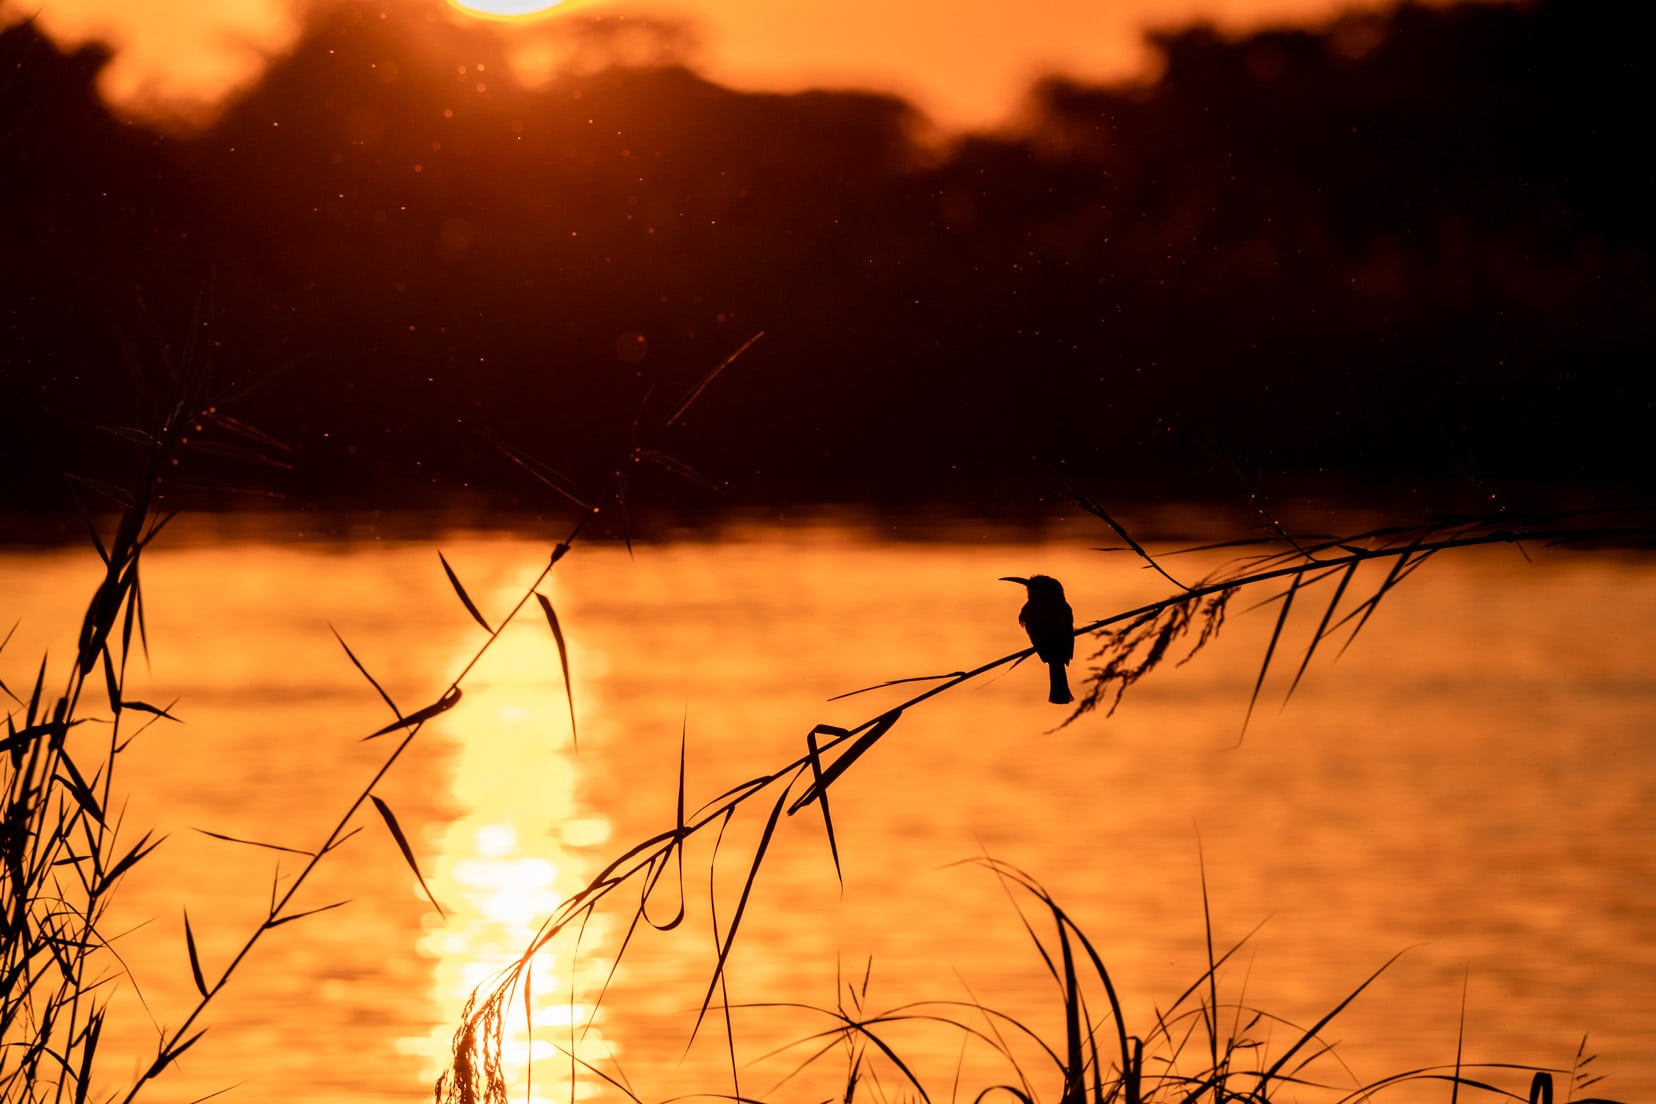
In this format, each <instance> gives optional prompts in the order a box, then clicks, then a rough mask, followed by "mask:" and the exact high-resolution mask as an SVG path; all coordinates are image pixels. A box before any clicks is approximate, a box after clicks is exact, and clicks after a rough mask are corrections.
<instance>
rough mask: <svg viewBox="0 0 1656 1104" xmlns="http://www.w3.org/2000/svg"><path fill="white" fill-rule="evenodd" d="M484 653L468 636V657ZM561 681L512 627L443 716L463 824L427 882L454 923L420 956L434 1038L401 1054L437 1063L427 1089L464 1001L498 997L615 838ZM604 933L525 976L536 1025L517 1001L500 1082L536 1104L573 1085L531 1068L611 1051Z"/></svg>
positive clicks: (446, 838) (593, 932)
mask: <svg viewBox="0 0 1656 1104" xmlns="http://www.w3.org/2000/svg"><path fill="white" fill-rule="evenodd" d="M475 643H477V641H476V640H475V638H473V637H468V638H467V639H466V641H465V642H464V643H463V645H462V646H463V647H465V648H467V649H469V648H470V647H474V646H475ZM568 643H569V647H570V649H571V651H572V653H573V655H572V657H571V662H572V663H574V664H579V663H580V659H581V655H580V643H579V641H578V640H576V639H570V640H569V641H568ZM469 655H470V653H469V651H468V652H467V654H466V655H465V656H461V657H459V662H461V663H463V662H464V661H465V659H467V658H469ZM590 660H591V663H590V666H591V667H593V668H595V667H597V666H598V665H599V661H598V659H597V657H590ZM558 670H559V665H558V658H557V653H556V650H555V648H554V645H553V642H552V640H551V639H550V637H549V635H548V634H547V632H546V630H545V627H544V626H543V625H532V624H522V625H517V624H514V625H512V626H510V627H509V628H508V629H507V630H506V631H505V632H504V633H503V634H502V635H501V637H500V639H499V640H498V641H496V643H495V645H494V646H493V647H492V648H491V649H490V651H489V653H488V655H487V656H485V658H484V659H483V661H482V662H481V663H479V664H478V665H477V667H476V668H475V669H474V670H473V671H472V673H471V676H470V679H469V680H468V684H469V685H468V694H467V699H466V704H467V705H469V706H471V708H470V709H467V708H465V707H464V706H463V707H461V708H459V709H456V710H454V711H453V712H451V713H450V714H448V715H447V716H446V717H445V718H444V720H445V721H446V722H448V723H447V724H446V725H445V726H444V731H445V733H446V734H447V735H448V736H449V738H450V739H451V740H452V741H453V745H454V760H453V766H452V778H451V793H450V797H451V800H452V801H453V802H454V803H455V805H456V806H457V812H458V815H457V816H456V817H455V819H454V820H453V821H452V822H450V823H449V824H448V825H447V826H446V827H445V828H444V829H443V833H442V839H441V842H440V844H439V847H438V851H439V856H438V858H437V859H436V862H435V864H434V869H433V870H432V872H431V876H430V881H431V885H432V890H433V892H434V893H435V895H436V897H437V900H438V901H439V902H441V903H442V905H443V907H444V909H445V910H446V911H447V916H446V917H437V916H436V915H435V914H433V915H432V916H431V917H430V918H429V919H428V921H427V927H426V931H425V934H424V936H423V937H422V938H421V940H420V942H419V944H418V950H419V952H420V953H421V954H422V955H423V956H425V957H427V958H429V959H430V960H431V973H432V997H433V1001H432V1003H433V1005H434V1007H435V1009H436V1010H437V1017H438V1022H437V1024H436V1025H435V1026H434V1027H433V1028H432V1030H431V1032H430V1033H429V1034H428V1035H427V1036H424V1037H420V1038H409V1039H405V1040H402V1041H401V1043H400V1044H399V1049H400V1050H402V1051H403V1052H405V1053H409V1054H412V1055H417V1056H419V1057H420V1058H422V1059H424V1060H426V1061H427V1062H429V1073H430V1075H431V1076H432V1077H436V1076H437V1075H438V1074H439V1073H441V1072H442V1071H443V1069H445V1068H446V1067H447V1065H448V1062H449V1059H450V1047H451V1044H452V1042H453V1036H454V1032H455V1030H456V1028H457V1027H458V1026H459V1024H460V1020H461V1015H462V1010H463V1009H464V1007H465V1004H466V1001H467V999H468V998H469V997H470V996H471V995H472V993H473V992H474V991H475V990H476V989H477V988H478V987H479V986H488V985H492V984H493V983H494V982H495V981H496V980H497V979H498V978H499V976H500V975H501V973H502V971H504V970H506V969H508V968H509V967H510V966H512V964H513V963H515V962H516V961H517V960H518V959H519V957H520V956H521V955H522V954H523V953H524V952H525V950H526V949H527V948H528V947H529V946H530V945H531V944H532V943H533V942H534V941H535V939H536V937H537V935H538V933H539V932H540V931H541V928H542V925H543V924H544V923H545V922H546V920H547V919H548V917H550V916H552V915H553V914H554V913H555V912H556V911H557V909H558V908H559V906H560V905H562V904H563V903H564V901H565V900H566V899H567V898H568V897H569V895H571V894H573V893H575V892H576V891H578V890H579V889H580V888H581V887H582V886H583V885H584V884H585V883H586V880H587V878H588V877H589V876H590V872H589V871H587V869H586V867H587V866H588V865H589V864H588V863H587V861H586V859H585V858H584V855H583V851H584V849H585V848H589V847H593V846H597V845H600V844H603V843H604V842H606V841H607V840H608V838H609V833H610V826H609V822H608V821H607V820H606V819H605V818H604V817H602V816H598V815H594V814H592V813H590V812H584V811H582V810H581V809H580V807H579V798H578V795H577V792H576V789H577V786H576V782H577V779H578V775H577V762H578V761H577V759H576V758H575V756H574V750H573V746H572V740H571V733H570V719H569V712H568V705H567V703H566V701H565V698H564V689H563V686H562V684H561V682H560V677H559V675H558ZM606 930H607V929H606V926H605V925H604V924H603V923H602V918H601V917H600V918H595V920H594V922H593V923H592V924H589V925H588V926H587V927H586V929H585V931H584V932H583V933H582V940H583V942H582V944H581V946H580V947H578V948H577V947H576V946H575V945H574V944H573V942H570V943H564V942H558V943H555V944H553V945H552V946H549V947H547V948H543V949H542V950H541V951H540V952H539V953H538V954H537V955H536V957H535V960H534V962H533V965H532V968H531V970H530V971H529V972H528V974H527V975H526V976H527V977H528V979H529V985H528V987H527V988H528V998H527V1002H528V1005H529V1011H528V1015H527V1017H526V1015H525V1011H524V1010H525V996H524V994H523V992H522V991H519V992H518V993H517V994H515V995H514V998H513V1000H512V1001H511V1002H510V1006H511V1007H513V1008H515V1009H516V1010H517V1011H516V1014H515V1015H514V1016H512V1017H511V1018H510V1021H509V1022H508V1024H507V1025H506V1033H507V1034H506V1038H505V1040H504V1046H503V1057H504V1060H505V1069H504V1071H503V1072H504V1073H505V1075H506V1077H507V1079H508V1082H509V1083H512V1084H519V1085H521V1084H534V1085H535V1086H537V1088H536V1090H535V1095H533V1096H531V1097H530V1098H529V1099H530V1100H550V1099H552V1098H550V1097H542V1096H541V1095H539V1091H540V1090H539V1088H538V1086H539V1085H541V1084H543V1083H545V1084H548V1085H551V1086H556V1088H554V1089H549V1090H548V1091H555V1092H558V1093H559V1094H565V1093H567V1092H568V1087H569V1078H568V1077H567V1075H566V1076H563V1077H561V1078H559V1077H556V1076H553V1077H547V1076H546V1075H545V1073H543V1072H542V1071H540V1070H539V1069H537V1071H536V1076H534V1077H533V1078H530V1077H528V1076H526V1073H527V1069H528V1066H529V1065H530V1063H541V1062H547V1061H553V1060H561V1061H562V1062H564V1063H567V1062H568V1061H569V1057H568V1056H569V1055H570V1054H571V1053H573V1054H575V1055H576V1056H577V1058H578V1059H579V1060H580V1061H583V1062H594V1063H601V1062H604V1061H607V1060H609V1059H611V1058H612V1057H613V1056H614V1055H615V1053H616V1049H617V1048H616V1047H614V1046H613V1045H612V1044H611V1043H609V1042H608V1041H607V1040H605V1038H604V1036H603V1033H602V1031H601V1030H600V1028H599V1026H598V1020H599V1017H598V1014H597V1010H596V1009H595V1008H594V1007H593V1005H592V1004H591V1002H590V999H589V996H588V995H589V994H596V993H597V992H599V990H600V986H601V985H602V980H603V978H604V977H605V976H607V974H608V972H609V963H608V961H607V960H605V959H604V958H603V957H602V954H601V951H599V948H600V947H602V946H603V945H604V944H605V938H604V937H605V933H606ZM577 952H578V953H577ZM565 1069H566V1070H567V1066H565ZM577 1095H578V1096H579V1095H582V1089H581V1087H580V1085H579V1083H578V1084H577Z"/></svg>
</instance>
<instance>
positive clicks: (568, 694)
mask: <svg viewBox="0 0 1656 1104" xmlns="http://www.w3.org/2000/svg"><path fill="white" fill-rule="evenodd" d="M535 600H536V601H537V602H539V603H540V608H541V613H543V614H545V615H546V625H547V627H548V628H549V629H551V630H552V641H553V643H555V644H557V646H558V666H559V667H561V668H562V669H563V682H564V697H565V698H567V699H568V700H569V742H570V744H571V746H573V747H577V748H578V747H580V746H581V741H580V737H579V736H578V735H577V734H576V731H575V686H574V684H573V683H571V682H570V681H569V646H568V645H567V644H565V643H564V634H563V627H562V626H561V625H559V624H558V615H557V614H556V613H554V612H553V610H552V602H551V601H550V600H549V599H548V598H547V597H546V595H544V594H542V593H541V592H540V591H538V590H537V591H535Z"/></svg>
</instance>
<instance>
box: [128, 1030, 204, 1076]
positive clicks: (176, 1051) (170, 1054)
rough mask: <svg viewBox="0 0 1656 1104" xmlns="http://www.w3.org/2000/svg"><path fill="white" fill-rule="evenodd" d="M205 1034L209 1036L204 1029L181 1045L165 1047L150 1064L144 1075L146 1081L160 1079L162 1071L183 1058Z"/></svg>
mask: <svg viewBox="0 0 1656 1104" xmlns="http://www.w3.org/2000/svg"><path fill="white" fill-rule="evenodd" d="M205 1034H207V1029H206V1028H205V1027H204V1028H202V1029H201V1030H199V1031H197V1032H196V1033H195V1034H193V1035H191V1036H190V1037H189V1038H187V1039H185V1040H184V1041H183V1042H181V1043H175V1044H173V1045H171V1046H167V1045H163V1046H162V1047H161V1052H160V1053H159V1054H157V1055H156V1056H155V1061H154V1062H152V1063H150V1068H149V1070H148V1071H147V1072H146V1073H145V1074H144V1080H146V1081H150V1080H154V1079H155V1078H156V1077H159V1076H160V1075H161V1071H162V1070H164V1069H166V1068H167V1067H168V1066H170V1065H172V1064H173V1063H174V1062H176V1061H178V1059H180V1058H182V1057H183V1056H184V1052H185V1051H187V1050H189V1049H190V1048H191V1047H193V1046H195V1045H196V1044H197V1043H198V1042H200V1041H201V1037H202V1036H203V1035H205Z"/></svg>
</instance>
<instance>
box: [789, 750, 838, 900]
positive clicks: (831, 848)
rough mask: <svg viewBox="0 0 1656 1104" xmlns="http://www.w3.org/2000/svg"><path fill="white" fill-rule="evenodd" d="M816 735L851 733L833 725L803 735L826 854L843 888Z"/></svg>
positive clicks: (820, 751) (820, 752)
mask: <svg viewBox="0 0 1656 1104" xmlns="http://www.w3.org/2000/svg"><path fill="white" fill-rule="evenodd" d="M818 734H822V735H828V736H833V737H834V738H835V739H844V738H846V737H848V736H850V735H851V733H850V731H849V730H847V729H843V728H838V727H836V726H834V725H821V724H819V725H817V726H816V727H815V728H812V729H811V731H809V732H807V733H806V734H805V750H806V754H807V755H808V757H809V758H810V760H811V788H812V789H813V790H814V791H815V792H816V795H817V803H818V804H819V805H821V806H822V826H823V827H824V828H825V829H827V831H828V853H829V854H830V855H831V856H832V857H833V860H834V877H835V878H836V879H838V881H839V883H840V885H842V886H843V885H844V884H845V875H844V874H843V873H842V872H841V870H840V857H839V843H838V841H837V840H836V839H835V838H834V816H833V814H832V813H831V812H830V811H829V809H828V790H827V788H826V787H825V786H824V785H823V784H822V749H821V748H819V747H818V746H817V736H818ZM793 811H794V810H793V809H792V808H790V809H789V810H788V814H789V815H790V816H791V815H793Z"/></svg>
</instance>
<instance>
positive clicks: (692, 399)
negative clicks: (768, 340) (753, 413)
mask: <svg viewBox="0 0 1656 1104" xmlns="http://www.w3.org/2000/svg"><path fill="white" fill-rule="evenodd" d="M764 336H765V331H764V330H760V331H759V332H758V333H756V334H754V335H753V336H752V337H750V338H748V339H747V340H746V341H744V342H742V345H741V347H740V348H739V349H737V350H736V351H735V352H734V353H731V354H730V355H729V356H727V357H725V358H724V360H722V361H720V362H719V365H718V367H716V368H714V369H713V370H712V371H711V372H709V373H707V375H705V376H703V377H702V378H701V382H700V383H698V384H696V386H695V387H693V388H692V389H691V391H690V396H689V398H687V399H685V400H684V402H683V403H682V404H681V405H680V406H679V408H678V409H677V410H675V411H673V416H672V417H671V418H668V419H667V420H666V421H665V422H663V423H662V425H664V426H670V425H672V424H673V423H674V422H676V421H678V420H679V419H680V418H682V417H684V415H685V413H686V412H687V411H689V409H690V408H691V407H692V406H694V405H695V403H696V400H697V399H699V398H701V393H702V392H703V391H706V390H707V385H708V384H710V383H712V382H713V381H714V380H715V379H717V378H718V377H719V373H720V372H723V371H724V370H725V369H726V368H729V367H730V366H731V364H733V363H735V360H736V358H737V357H739V356H741V355H742V354H743V353H745V352H747V351H748V350H749V349H751V348H752V347H753V343H754V342H755V341H758V340H759V339H760V338H761V337H764Z"/></svg>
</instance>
